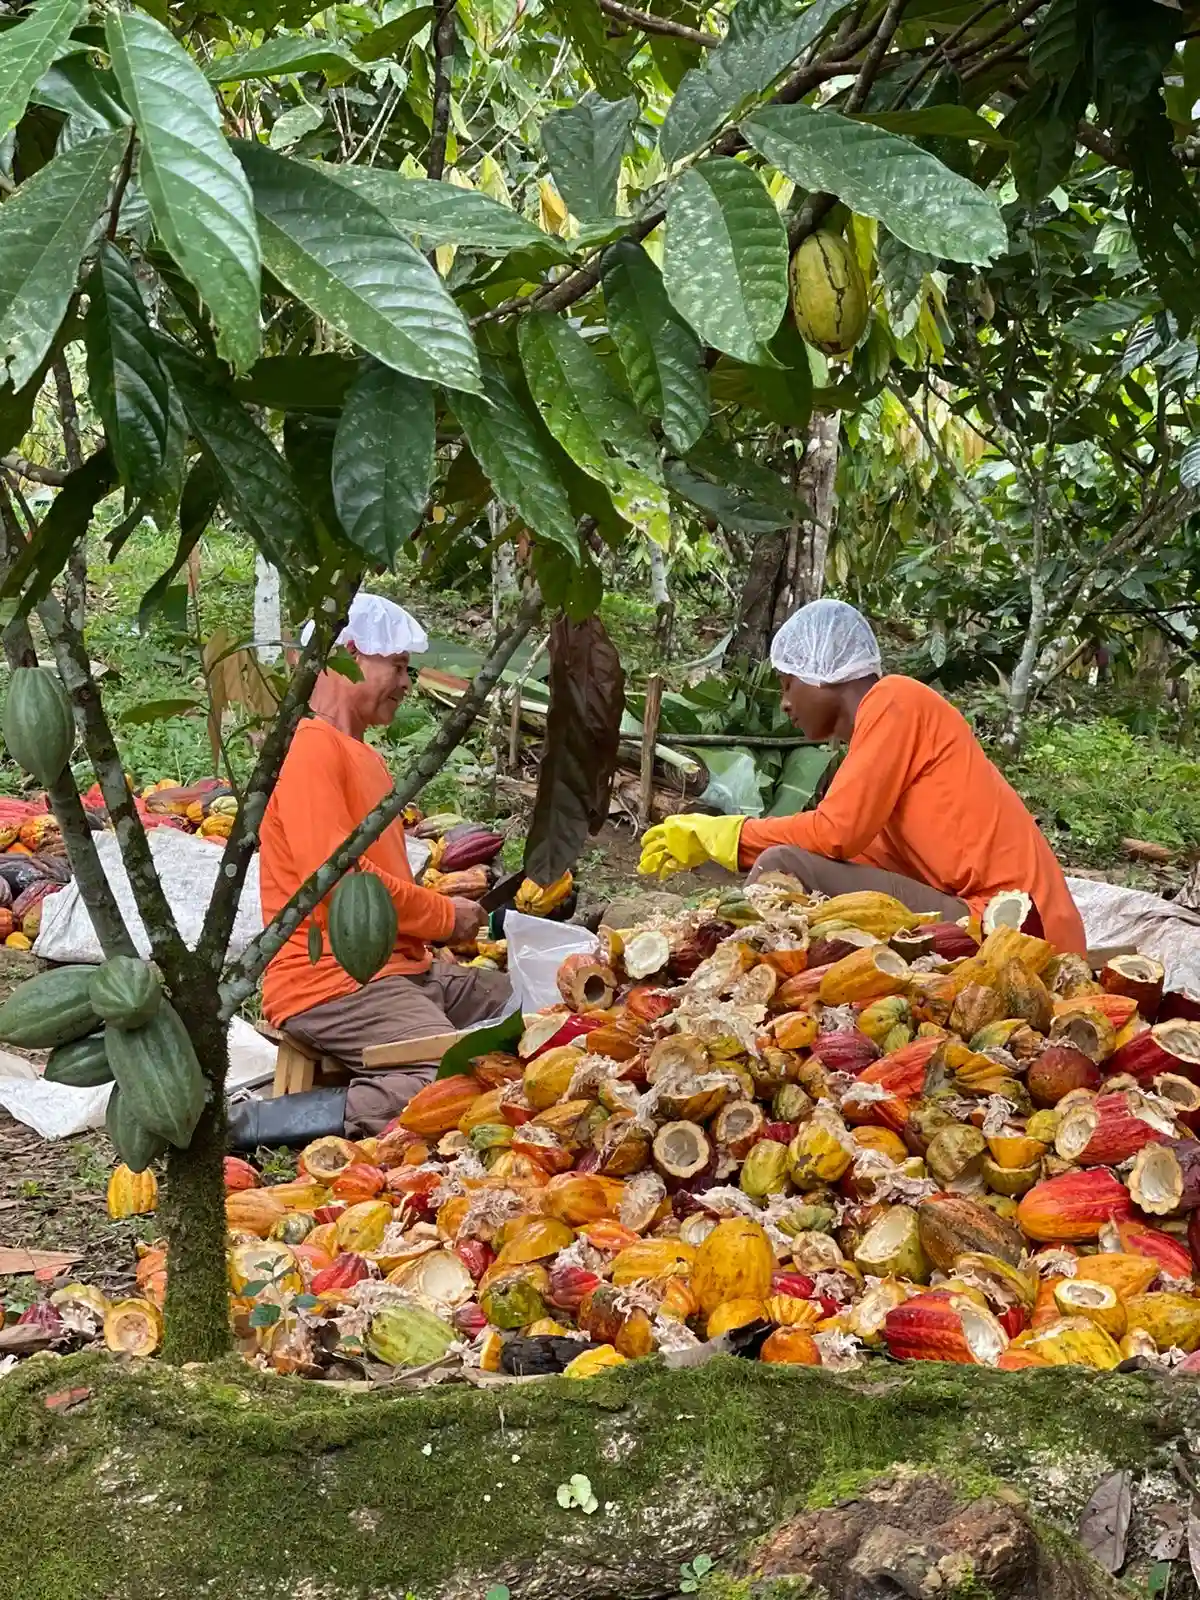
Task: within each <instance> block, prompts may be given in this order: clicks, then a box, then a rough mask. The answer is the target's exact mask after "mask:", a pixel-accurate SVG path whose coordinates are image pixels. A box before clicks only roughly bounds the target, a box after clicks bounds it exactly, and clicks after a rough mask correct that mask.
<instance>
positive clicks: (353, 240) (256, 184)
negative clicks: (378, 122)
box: [236, 142, 480, 392]
mask: <svg viewBox="0 0 1200 1600" xmlns="http://www.w3.org/2000/svg"><path fill="white" fill-rule="evenodd" d="M236 149H237V154H238V158H239V160H240V161H241V163H242V165H243V167H244V168H245V170H246V172H247V174H248V176H249V178H250V182H251V184H252V185H253V189H254V203H255V205H256V206H257V207H258V215H259V226H260V230H261V234H262V242H263V260H264V262H265V263H266V265H267V267H268V268H269V269H270V271H271V272H272V273H273V274H274V275H275V277H276V278H278V279H279V281H280V283H282V284H283V285H284V287H285V288H287V289H290V290H291V292H292V293H293V294H294V295H296V296H297V298H298V299H300V300H302V301H303V302H304V304H305V305H306V306H308V307H309V308H310V310H312V311H315V312H316V314H317V315H318V316H319V317H324V319H325V320H326V322H328V323H329V324H330V325H331V326H332V327H334V328H336V329H337V330H338V332H339V333H341V334H343V335H344V336H345V337H346V338H347V339H350V340H352V341H353V342H354V343H355V344H357V345H360V346H361V347H362V349H364V350H365V351H367V353H368V354H369V355H373V356H374V357H375V358H376V360H377V361H382V362H383V364H384V366H385V367H394V368H395V370H396V371H397V372H407V373H409V374H410V375H411V376H412V377H414V378H426V379H428V380H429V382H431V383H443V384H445V385H446V386H447V387H448V388H451V389H466V390H470V391H472V392H478V389H479V385H480V379H479V357H478V355H477V354H476V350H475V343H474V340H473V339H472V338H471V330H470V329H469V328H468V327H467V324H466V320H465V319H464V317H463V314H462V312H461V311H460V310H459V309H458V307H457V306H456V305H455V303H454V301H453V300H452V299H451V298H450V295H449V294H448V293H447V291H446V288H445V286H444V285H443V283H442V281H441V279H440V278H439V277H438V275H437V273H436V272H435V271H434V270H433V268H432V267H431V266H430V265H429V263H428V261H426V260H425V258H424V256H422V255H420V254H419V253H418V252H417V251H416V250H415V249H414V248H413V246H412V245H411V244H410V243H409V241H408V240H407V239H406V238H405V237H404V235H403V234H402V233H401V232H400V231H399V229H398V228H397V227H396V226H395V224H394V223H393V222H392V221H391V220H390V219H389V218H388V217H387V216H386V215H385V213H384V212H383V211H381V210H380V209H379V208H378V206H376V205H374V204H372V202H371V201H370V200H369V199H367V197H366V196H365V195H363V194H361V193H356V192H355V191H354V190H353V189H351V188H349V187H347V186H346V185H345V184H342V183H339V182H338V181H337V179H336V178H331V177H330V176H329V175H328V173H327V172H324V171H322V169H321V168H320V167H317V166H313V165H310V164H309V163H307V162H303V161H293V160H292V159H291V158H290V157H288V156H281V155H278V154H276V153H275V152H274V151H271V150H267V149H265V148H264V147H263V146H262V145H257V144H247V143H242V142H239V143H238V145H237V146H236ZM447 187H449V185H447Z"/></svg>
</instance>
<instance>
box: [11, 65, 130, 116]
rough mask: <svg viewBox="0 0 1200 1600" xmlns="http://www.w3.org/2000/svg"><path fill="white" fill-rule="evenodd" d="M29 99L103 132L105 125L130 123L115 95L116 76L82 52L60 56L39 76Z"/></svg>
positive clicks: (35, 103) (126, 112) (116, 94)
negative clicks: (98, 65)
mask: <svg viewBox="0 0 1200 1600" xmlns="http://www.w3.org/2000/svg"><path fill="white" fill-rule="evenodd" d="M30 99H31V101H32V102H33V104H34V105H39V106H50V107H51V108H52V109H53V110H55V111H61V112H62V114H63V116H64V117H69V118H71V120H72V121H73V122H75V123H77V124H79V125H80V126H83V127H89V128H92V129H94V130H95V132H97V133H103V131H104V130H105V128H121V127H125V128H127V127H128V126H129V113H128V111H126V109H125V107H124V106H123V105H122V104H121V101H120V99H119V97H118V92H117V80H116V78H114V77H113V75H112V73H111V72H109V71H107V70H102V69H101V68H100V67H97V66H95V65H94V64H93V62H92V61H91V60H90V59H89V58H88V57H87V56H85V55H71V56H62V57H60V58H59V60H57V61H56V62H55V63H54V65H53V66H52V67H51V68H50V69H49V71H47V72H44V73H43V74H42V76H41V77H40V78H39V79H38V82H37V86H36V88H35V89H34V91H33V93H32V95H31V96H30Z"/></svg>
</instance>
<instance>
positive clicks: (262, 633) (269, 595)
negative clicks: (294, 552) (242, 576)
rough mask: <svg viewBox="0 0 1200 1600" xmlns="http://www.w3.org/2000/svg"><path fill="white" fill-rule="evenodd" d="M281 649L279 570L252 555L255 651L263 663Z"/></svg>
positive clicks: (268, 660) (275, 655)
mask: <svg viewBox="0 0 1200 1600" xmlns="http://www.w3.org/2000/svg"><path fill="white" fill-rule="evenodd" d="M282 650H283V612H282V608H281V606H280V603H279V571H278V569H277V568H276V567H273V566H272V565H271V563H270V562H269V561H268V560H267V559H266V557H265V556H261V555H256V556H255V558H254V653H255V655H256V656H257V657H258V659H259V660H260V661H261V662H262V663H263V665H264V666H270V665H272V663H274V662H276V661H278V660H279V657H280V654H281V653H282Z"/></svg>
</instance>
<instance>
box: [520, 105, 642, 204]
mask: <svg viewBox="0 0 1200 1600" xmlns="http://www.w3.org/2000/svg"><path fill="white" fill-rule="evenodd" d="M636 115H637V101H636V100H635V99H634V98H633V97H632V95H631V96H629V97H628V98H627V99H624V100H603V99H601V97H600V96H599V95H598V94H595V93H592V92H591V91H589V92H588V93H587V94H585V95H584V97H583V99H582V100H579V101H578V102H577V103H576V104H575V105H573V106H568V107H567V108H566V109H565V110H563V111H552V112H551V113H550V115H549V116H548V117H547V118H546V119H545V121H544V122H543V123H542V147H543V148H544V150H545V152H546V155H547V156H548V157H549V160H550V170H551V171H552V172H553V174H554V181H555V183H556V184H557V185H558V192H559V193H560V194H561V195H562V197H563V199H564V200H565V201H566V202H567V205H568V207H569V208H570V210H571V211H572V212H573V213H574V215H575V216H576V217H578V218H579V219H580V220H581V221H583V222H589V221H596V220H598V219H599V218H602V217H604V218H608V217H611V216H612V215H613V213H614V212H615V211H616V209H617V180H618V179H619V178H620V175H621V157H622V156H623V155H624V154H625V146H626V144H627V143H628V142H629V129H630V127H631V125H632V123H633V119H634V117H635V116H636Z"/></svg>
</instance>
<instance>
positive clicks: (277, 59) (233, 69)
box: [204, 37, 358, 83]
mask: <svg viewBox="0 0 1200 1600" xmlns="http://www.w3.org/2000/svg"><path fill="white" fill-rule="evenodd" d="M357 70H358V64H357V62H356V61H354V59H353V58H352V57H351V56H349V55H347V53H346V52H345V51H344V50H341V49H339V48H338V47H337V46H336V45H332V44H327V43H324V42H323V41H321V40H319V39H315V38H311V37H309V38H305V39H287V38H283V39H268V40H267V42H266V43H265V44H260V45H259V46H258V47H257V49H254V50H239V51H238V52H237V53H236V54H235V55H230V56H220V57H219V58H218V59H217V60H216V61H210V62H209V64H208V66H207V67H206V68H205V69H204V76H205V77H206V78H207V79H208V81H209V83H245V82H246V81H247V80H248V79H250V78H279V77H283V76H285V75H286V74H287V73H291V72H329V73H335V74H340V75H341V76H343V77H345V76H347V75H348V74H349V73H351V72H355V71H357Z"/></svg>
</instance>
